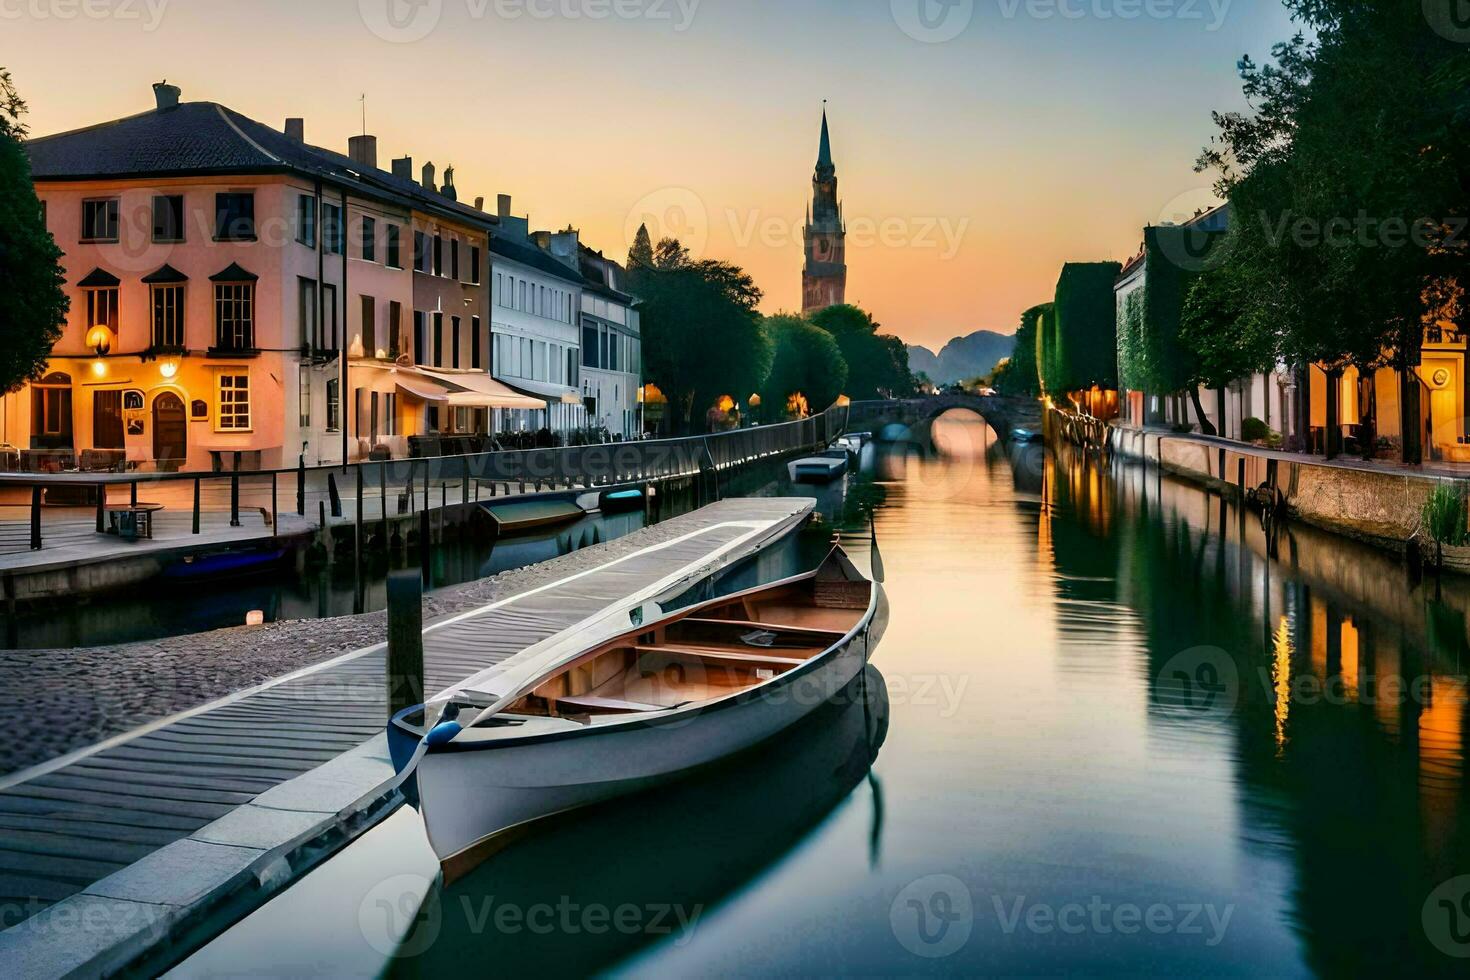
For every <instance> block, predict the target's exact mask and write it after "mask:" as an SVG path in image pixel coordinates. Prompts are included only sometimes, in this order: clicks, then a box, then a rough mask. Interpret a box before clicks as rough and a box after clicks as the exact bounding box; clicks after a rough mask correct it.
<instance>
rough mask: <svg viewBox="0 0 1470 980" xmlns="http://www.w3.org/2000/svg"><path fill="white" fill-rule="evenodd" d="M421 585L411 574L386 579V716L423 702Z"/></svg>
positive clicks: (422, 607)
mask: <svg viewBox="0 0 1470 980" xmlns="http://www.w3.org/2000/svg"><path fill="white" fill-rule="evenodd" d="M423 692H424V584H423V580H422V579H420V578H419V577H418V576H417V575H415V574H414V573H413V572H393V573H392V574H390V575H389V576H388V717H389V718H392V717H393V716H394V715H396V714H398V713H399V712H400V711H406V710H408V709H409V708H412V707H414V706H415V705H418V704H422V703H423V700H424V698H423Z"/></svg>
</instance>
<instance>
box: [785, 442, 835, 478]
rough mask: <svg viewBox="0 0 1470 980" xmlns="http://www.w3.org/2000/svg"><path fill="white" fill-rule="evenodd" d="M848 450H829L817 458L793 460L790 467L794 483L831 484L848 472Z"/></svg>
mask: <svg viewBox="0 0 1470 980" xmlns="http://www.w3.org/2000/svg"><path fill="white" fill-rule="evenodd" d="M848 465H849V458H848V454H847V450H846V449H829V450H827V451H826V452H824V453H821V454H819V455H817V456H807V457H805V458H804V459H798V460H793V461H792V462H791V464H790V466H789V467H788V468H789V470H790V473H791V482H792V483H830V482H831V481H833V480H835V479H837V478H838V477H839V476H841V475H842V474H844V473H846V472H847V468H848Z"/></svg>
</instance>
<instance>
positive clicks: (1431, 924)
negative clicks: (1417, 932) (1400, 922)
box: [1421, 875, 1470, 959]
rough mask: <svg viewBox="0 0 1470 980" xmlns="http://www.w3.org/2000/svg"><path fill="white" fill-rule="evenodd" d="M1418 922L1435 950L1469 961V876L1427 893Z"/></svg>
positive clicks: (1446, 883)
mask: <svg viewBox="0 0 1470 980" xmlns="http://www.w3.org/2000/svg"><path fill="white" fill-rule="evenodd" d="M1421 921H1422V922H1423V925H1424V935H1426V936H1428V937H1429V941H1430V943H1432V944H1433V945H1434V948H1435V949H1437V950H1439V951H1440V952H1441V953H1443V954H1445V955H1446V956H1453V957H1454V958H1456V959H1470V875H1461V876H1460V877H1458V878H1451V879H1450V880H1449V881H1447V882H1445V883H1444V884H1442V885H1440V886H1439V887H1438V888H1436V889H1435V890H1434V891H1432V892H1430V893H1429V898H1427V899H1425V901H1424V910H1423V913H1422V920H1421Z"/></svg>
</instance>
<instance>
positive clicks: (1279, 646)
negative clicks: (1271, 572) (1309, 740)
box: [1271, 616, 1292, 758]
mask: <svg viewBox="0 0 1470 980" xmlns="http://www.w3.org/2000/svg"><path fill="white" fill-rule="evenodd" d="M1273 646H1274V648H1275V651H1276V659H1275V662H1274V664H1273V665H1272V668H1271V679H1272V682H1273V687H1274V689H1275V693H1276V756H1277V758H1281V757H1282V756H1284V755H1285V754H1286V723H1287V721H1288V720H1289V719H1290V717H1291V654H1292V649H1291V624H1290V623H1289V622H1288V621H1287V618H1286V617H1285V616H1282V617H1281V625H1280V626H1278V627H1277V628H1276V637H1275V640H1274V643H1273Z"/></svg>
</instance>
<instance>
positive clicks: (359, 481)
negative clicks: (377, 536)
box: [355, 466, 362, 567]
mask: <svg viewBox="0 0 1470 980" xmlns="http://www.w3.org/2000/svg"><path fill="white" fill-rule="evenodd" d="M355 469H356V471H357V515H356V517H357V541H356V546H357V564H358V567H361V566H362V467H361V466H357V467H355Z"/></svg>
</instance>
